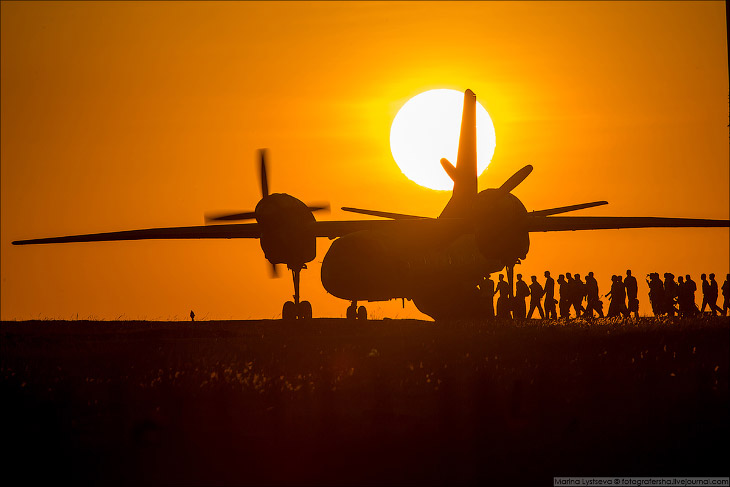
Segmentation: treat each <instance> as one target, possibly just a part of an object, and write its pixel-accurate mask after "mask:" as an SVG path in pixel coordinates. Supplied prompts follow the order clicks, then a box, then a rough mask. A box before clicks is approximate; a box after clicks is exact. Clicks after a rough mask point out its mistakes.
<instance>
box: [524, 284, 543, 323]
mask: <svg viewBox="0 0 730 487" xmlns="http://www.w3.org/2000/svg"><path fill="white" fill-rule="evenodd" d="M530 279H531V280H532V284H530V312H529V313H527V319H528V320H529V319H531V318H532V313H533V312H534V311H535V308H537V312H538V313H540V318H541V319H544V318H545V311H544V310H543V309H542V304H540V299H542V295H543V294H545V290H544V289H543V288H542V286H541V285H540V283H539V282H537V276H530Z"/></svg>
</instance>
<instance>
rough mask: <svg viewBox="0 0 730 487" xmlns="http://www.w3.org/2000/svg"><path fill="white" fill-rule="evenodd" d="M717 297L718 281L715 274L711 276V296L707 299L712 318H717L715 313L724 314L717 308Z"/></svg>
mask: <svg viewBox="0 0 730 487" xmlns="http://www.w3.org/2000/svg"><path fill="white" fill-rule="evenodd" d="M717 295H718V292H717V281H716V280H715V274H710V295H709V296H708V297H707V304H709V305H710V311H712V316H715V312H717V313H718V314H723V312H722V310H721V309H720V308H719V307H718V306H717Z"/></svg>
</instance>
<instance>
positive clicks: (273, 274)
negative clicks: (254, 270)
mask: <svg viewBox="0 0 730 487" xmlns="http://www.w3.org/2000/svg"><path fill="white" fill-rule="evenodd" d="M269 270H270V274H269V277H271V278H273V279H277V278H278V277H279V268H278V267H276V264H271V267H270V268H269Z"/></svg>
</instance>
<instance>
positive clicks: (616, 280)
mask: <svg viewBox="0 0 730 487" xmlns="http://www.w3.org/2000/svg"><path fill="white" fill-rule="evenodd" d="M611 281H613V283H612V284H611V290H610V291H609V292H608V294H606V297H610V298H611V303H610V304H609V305H608V313H607V314H606V316H607V317H608V318H612V317H614V316H619V315H624V316H626V317H628V316H629V310H628V308H626V287H625V286H624V283H623V281H622V280H621V276H615V275H614V276H611Z"/></svg>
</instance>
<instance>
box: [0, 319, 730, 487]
mask: <svg viewBox="0 0 730 487" xmlns="http://www.w3.org/2000/svg"><path fill="white" fill-rule="evenodd" d="M729 332H730V322H729V319H728V318H710V317H706V318H697V319H691V320H690V319H687V320H682V319H678V318H677V319H674V320H670V319H666V320H655V319H648V318H647V319H641V320H639V321H625V322H623V321H610V320H603V321H595V322H592V323H588V322H584V321H578V320H572V321H571V322H568V323H566V322H540V321H537V320H534V321H531V322H524V323H520V324H509V325H497V324H487V323H462V322H460V323H431V322H422V321H411V320H404V321H401V320H383V321H370V322H365V323H360V322H357V323H355V322H347V321H345V320H340V319H314V320H311V321H307V322H282V321H245V322H244V321H230V322H202V323H190V322H187V323H170V322H131V321H130V322H122V321H112V322H83V321H80V322H79V321H74V322H71V321H69V322H63V321H32V322H17V323H16V322H3V323H1V324H0V336H1V337H2V341H1V342H0V377H1V381H0V387H1V389H0V390H1V391H2V395H1V396H0V398H1V400H2V401H1V403H2V406H0V407H1V408H2V411H1V412H2V416H1V417H2V424H3V426H2V434H1V436H2V442H3V447H4V448H3V449H4V450H5V452H6V453H4V454H3V456H2V458H3V466H2V469H3V477H2V478H3V479H4V480H13V483H24V484H25V483H30V482H34V481H45V482H49V481H52V482H54V483H55V482H57V481H60V480H62V479H68V480H70V481H71V482H76V483H95V484H104V485H109V484H135V485H139V484H154V485H160V484H174V485H226V484H232V485H262V484H265V485H270V484H286V485H290V484H297V485H302V484H306V485H384V484H385V485H394V484H414V485H433V484H447V485H455V484H457V485H458V484H480V485H536V486H537V485H546V486H549V485H552V477H553V476H674V475H682V476H727V475H728V471H729V470H730V469H729V468H728V467H727V465H728V464H727V460H726V459H727V458H728V453H730V448H728V440H727V439H728V437H730V429H729V428H728V419H729V418H728V411H729V408H728V405H729V404H728V355H729V354H728V351H729V349H730V336H729Z"/></svg>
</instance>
